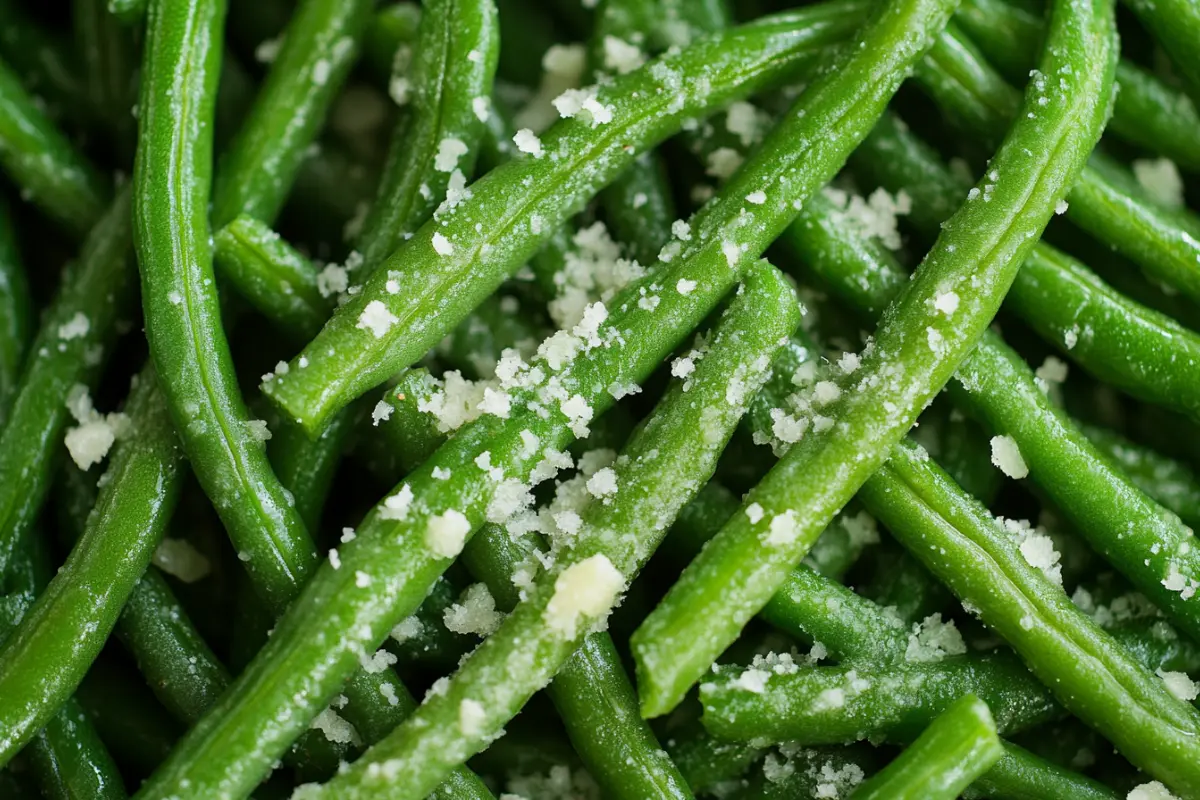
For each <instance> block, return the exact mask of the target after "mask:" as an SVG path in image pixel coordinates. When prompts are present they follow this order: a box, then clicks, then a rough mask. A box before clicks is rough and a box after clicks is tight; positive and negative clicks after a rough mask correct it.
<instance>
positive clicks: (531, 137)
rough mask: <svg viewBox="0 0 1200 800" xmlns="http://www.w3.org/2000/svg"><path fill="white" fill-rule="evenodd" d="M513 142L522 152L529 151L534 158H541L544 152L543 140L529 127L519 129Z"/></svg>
mask: <svg viewBox="0 0 1200 800" xmlns="http://www.w3.org/2000/svg"><path fill="white" fill-rule="evenodd" d="M513 144H515V145H516V146H517V149H518V150H520V151H521V152H522V153H528V154H529V155H531V156H533V157H534V158H541V157H542V154H543V152H544V151H543V150H542V140H541V139H539V138H538V137H537V135H536V134H535V133H534V132H533V131H531V130H529V128H522V129H521V130H519V131H517V133H516V135H515V136H513Z"/></svg>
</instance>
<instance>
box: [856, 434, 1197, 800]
mask: <svg viewBox="0 0 1200 800" xmlns="http://www.w3.org/2000/svg"><path fill="white" fill-rule="evenodd" d="M893 453H894V454H893V457H892V460H891V461H890V462H889V463H888V465H887V466H886V467H885V468H884V469H883V470H881V471H880V472H879V473H878V476H877V477H876V478H875V479H874V482H873V483H871V484H869V485H867V486H865V487H864V494H863V501H864V502H865V503H866V504H867V505H868V507H870V508H872V510H873V511H874V512H875V513H876V514H877V515H879V517H880V519H881V520H882V521H883V522H884V523H885V524H886V525H887V526H888V528H889V529H890V530H891V531H892V532H893V534H894V535H895V536H897V537H898V538H899V539H900V540H901V541H902V542H903V543H904V544H905V546H906V547H907V548H908V549H909V551H910V552H912V553H913V554H914V555H916V556H917V557H918V558H920V559H921V560H922V561H923V562H924V563H925V565H926V566H927V567H928V568H929V569H930V570H931V571H932V572H934V574H936V575H937V576H938V577H939V578H940V579H941V580H942V581H943V582H945V583H946V584H947V585H948V586H949V587H950V589H951V590H952V591H953V592H954V593H955V595H957V596H958V597H959V598H960V599H962V600H963V601H964V602H967V603H970V604H971V605H972V606H973V607H974V608H977V609H979V614H980V617H981V619H982V620H983V621H984V622H985V623H986V624H987V625H988V627H990V628H992V629H993V630H995V631H996V632H997V633H999V634H1000V635H1001V636H1003V637H1004V639H1005V640H1006V641H1007V642H1009V643H1010V644H1011V645H1012V646H1013V647H1014V648H1015V649H1016V650H1017V652H1018V653H1020V654H1021V657H1022V659H1024V660H1025V662H1026V663H1027V664H1028V666H1029V669H1030V670H1031V671H1032V672H1033V673H1034V674H1035V675H1036V676H1037V677H1038V678H1039V679H1040V680H1041V681H1042V682H1043V683H1045V684H1046V685H1047V686H1051V687H1053V688H1054V692H1055V695H1056V696H1057V697H1058V699H1059V700H1060V701H1061V702H1062V703H1063V704H1064V705H1065V706H1066V707H1067V708H1068V709H1069V710H1070V711H1072V712H1073V713H1074V714H1076V715H1078V716H1079V717H1080V718H1081V719H1083V720H1084V721H1085V722H1087V723H1088V724H1089V725H1091V726H1093V727H1095V728H1096V729H1097V730H1099V731H1100V732H1101V733H1102V734H1103V735H1104V736H1105V737H1106V738H1108V739H1109V740H1110V741H1112V742H1113V743H1114V744H1116V746H1117V748H1118V749H1119V750H1120V751H1121V752H1122V753H1123V754H1124V755H1125V756H1126V757H1127V758H1129V759H1130V760H1131V761H1132V762H1133V763H1135V764H1137V765H1138V766H1140V767H1141V768H1142V769H1145V770H1146V771H1148V772H1150V773H1151V774H1152V775H1155V776H1156V777H1158V778H1160V779H1161V780H1163V781H1165V782H1166V783H1167V784H1168V785H1170V786H1172V787H1174V788H1175V789H1176V790H1177V791H1179V792H1180V793H1182V794H1185V795H1187V794H1194V793H1195V792H1196V791H1197V788H1198V787H1200V771H1198V767H1200V759H1197V756H1196V749H1197V747H1198V746H1200V736H1198V735H1197V732H1198V731H1200V713H1198V712H1197V711H1196V709H1194V708H1192V707H1191V706H1190V705H1189V704H1187V703H1185V702H1182V701H1180V700H1179V699H1177V698H1176V697H1175V696H1173V695H1172V694H1171V693H1170V692H1169V691H1168V689H1167V686H1166V685H1165V684H1164V683H1163V681H1162V680H1160V679H1159V678H1158V677H1156V676H1155V675H1154V674H1153V673H1151V672H1150V671H1149V670H1148V669H1146V668H1145V667H1143V666H1142V665H1141V664H1139V663H1138V662H1137V661H1136V660H1135V659H1134V657H1133V656H1132V655H1131V654H1130V653H1129V652H1128V651H1126V650H1125V649H1124V648H1122V647H1120V646H1119V645H1117V644H1116V642H1114V641H1113V640H1112V639H1111V638H1110V637H1108V635H1107V634H1105V633H1104V632H1103V631H1101V630H1100V629H1099V628H1098V627H1096V626H1095V624H1094V623H1092V622H1091V621H1090V620H1088V619H1087V617H1085V616H1084V615H1083V614H1082V612H1080V611H1079V610H1078V609H1077V608H1076V607H1075V606H1074V605H1073V604H1072V603H1071V601H1070V600H1069V599H1068V598H1067V596H1066V595H1065V594H1064V593H1063V592H1062V591H1061V589H1060V588H1059V587H1058V586H1056V585H1054V584H1053V583H1052V582H1051V581H1049V580H1048V579H1047V578H1046V576H1045V575H1044V574H1043V572H1042V571H1041V570H1039V568H1038V567H1036V566H1034V565H1033V564H1032V563H1031V561H1032V560H1033V559H1031V558H1030V557H1029V556H1028V555H1027V554H1026V551H1025V550H1024V549H1022V548H1019V547H1018V546H1017V541H1016V539H1015V538H1014V537H1013V536H1012V535H1011V534H1009V533H1008V532H1007V531H1006V530H1005V529H1004V528H1002V527H1001V526H999V525H997V524H996V521H995V520H994V519H993V518H992V516H991V515H990V514H989V513H987V512H986V510H985V509H982V508H981V507H979V505H978V504H977V503H976V502H975V501H974V500H972V499H970V498H969V497H967V496H966V495H965V494H964V493H963V492H962V490H961V489H959V488H958V487H956V486H955V485H954V484H953V482H952V481H951V480H950V479H949V478H948V477H947V476H946V475H945V474H944V473H942V472H941V471H940V470H939V469H938V468H937V467H936V466H935V465H934V464H933V463H932V462H931V461H930V460H929V458H928V456H927V455H926V454H924V453H923V452H921V451H919V450H917V449H914V448H909V447H900V448H896V449H895V450H894V451H893ZM951 520H952V521H951ZM964 564H969V565H971V566H970V568H968V569H964V568H963V565H964Z"/></svg>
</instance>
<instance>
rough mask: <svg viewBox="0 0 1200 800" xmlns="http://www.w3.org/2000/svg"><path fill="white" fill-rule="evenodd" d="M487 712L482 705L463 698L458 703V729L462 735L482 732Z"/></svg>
mask: <svg viewBox="0 0 1200 800" xmlns="http://www.w3.org/2000/svg"><path fill="white" fill-rule="evenodd" d="M486 720H487V713H486V712H485V711H484V710H483V706H482V705H480V704H479V703H477V702H476V701H474V700H470V699H467V700H463V701H462V702H461V703H459V705H458V729H459V730H460V731H462V733H463V735H464V736H478V735H480V734H481V733H483V723H484V722H485V721H486Z"/></svg>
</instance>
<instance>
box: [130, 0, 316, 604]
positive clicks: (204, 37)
mask: <svg viewBox="0 0 1200 800" xmlns="http://www.w3.org/2000/svg"><path fill="white" fill-rule="evenodd" d="M224 11H225V6H224V3H223V1H222V0H193V1H192V2H187V3H182V4H181V3H169V4H164V3H161V2H153V3H151V5H150V13H149V15H148V17H147V43H146V58H145V63H144V65H143V69H142V98H141V102H140V106H139V107H140V109H141V111H140V116H139V126H140V142H139V146H138V155H137V164H136V165H135V167H134V182H135V184H136V191H135V196H134V219H135V223H136V224H135V236H134V243H135V245H136V247H137V252H138V262H139V266H140V269H141V273H142V304H143V307H144V310H145V315H146V332H147V338H148V339H149V342H150V352H151V355H152V357H153V358H154V362H155V366H156V367H157V369H158V372H159V373H160V374H163V375H171V376H172V379H171V380H170V381H164V382H163V383H162V385H161V389H162V391H163V393H164V394H165V395H166V398H167V405H168V408H169V409H170V411H171V416H172V419H173V420H174V422H175V427H176V429H177V430H178V431H179V434H180V439H181V440H182V443H183V448H184V451H185V452H186V453H187V455H188V459H189V461H190V462H191V465H192V469H193V471H194V472H195V474H196V477H197V478H198V479H199V481H200V484H201V486H202V487H204V489H205V493H206V494H208V496H209V497H210V498H212V499H213V500H214V505H215V507H216V509H217V512H218V514H219V515H220V516H221V519H222V521H223V522H224V523H225V526H226V528H227V529H228V531H229V534H230V536H231V537H232V539H233V541H234V543H235V545H236V546H237V547H238V548H239V550H240V552H241V556H242V558H244V559H246V566H247V569H248V570H249V571H250V573H251V575H252V576H253V577H254V578H255V582H256V585H257V586H258V588H259V590H260V591H261V592H262V593H263V597H264V599H265V600H266V602H267V603H268V605H269V606H271V607H272V608H274V609H275V610H276V611H279V610H282V609H283V608H284V607H285V606H286V604H287V601H288V600H290V599H291V597H292V595H293V592H294V590H293V586H294V585H295V582H296V581H297V580H298V579H299V578H300V577H301V576H303V575H305V574H307V573H308V571H309V570H310V569H311V568H312V566H313V561H314V556H315V554H314V553H313V551H312V545H311V543H310V542H309V541H308V536H307V533H306V532H305V530H304V527H303V523H302V522H301V521H300V519H299V516H298V515H297V513H296V511H295V508H294V507H293V506H292V504H291V503H290V502H289V501H288V498H287V496H286V494H285V493H284V491H283V488H282V487H281V486H280V484H279V482H278V480H277V478H276V477H275V476H274V474H273V473H272V471H271V467H270V464H269V463H268V461H267V456H266V451H265V448H264V447H263V442H262V440H261V438H259V437H258V436H256V428H255V426H254V425H252V424H251V420H250V419H249V417H248V414H247V412H246V408H245V405H244V403H243V402H242V399H241V394H240V392H239V391H238V387H237V383H236V379H235V377H234V374H233V368H232V364H231V357H230V353H229V345H228V343H227V341H226V339H225V335H224V331H223V330H222V328H221V314H220V309H219V308H218V303H217V295H216V286H215V285H214V283H213V271H212V252H211V249H210V246H209V228H208V219H207V209H208V187H209V180H208V179H209V175H210V171H211V170H210V157H211V152H212V150H211V148H212V124H211V123H212V110H213V96H214V94H215V89H216V78H217V74H218V65H219V63H220V49H221V47H220V45H221V42H220V38H219V37H217V36H216V32H218V31H219V30H220V28H221V23H222V21H223V19H224ZM181 93H182V94H186V96H187V97H188V98H189V103H188V104H187V105H185V106H182V107H179V106H178V104H177V103H176V101H175V99H174V98H175V97H177V96H179V95H180V94H181ZM185 112H186V113H185ZM176 152H182V153H183V157H181V158H180V159H176V157H175V156H174V154H175V153H176Z"/></svg>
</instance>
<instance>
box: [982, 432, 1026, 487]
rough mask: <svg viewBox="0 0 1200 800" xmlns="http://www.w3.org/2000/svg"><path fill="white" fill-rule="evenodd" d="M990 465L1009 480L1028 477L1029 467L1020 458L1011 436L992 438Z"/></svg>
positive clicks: (1015, 442) (1018, 449) (1018, 450)
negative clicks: (995, 467)
mask: <svg viewBox="0 0 1200 800" xmlns="http://www.w3.org/2000/svg"><path fill="white" fill-rule="evenodd" d="M991 444H992V463H993V464H995V465H996V466H997V467H999V468H1000V471H1001V472H1003V473H1004V474H1005V475H1007V476H1008V477H1010V478H1014V479H1016V480H1020V479H1021V478H1024V477H1026V476H1027V475H1029V467H1028V466H1026V465H1025V459H1024V458H1023V457H1022V456H1021V449H1020V448H1019V447H1018V446H1017V441H1016V439H1014V438H1012V437H1011V436H993V437H992V442H991Z"/></svg>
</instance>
